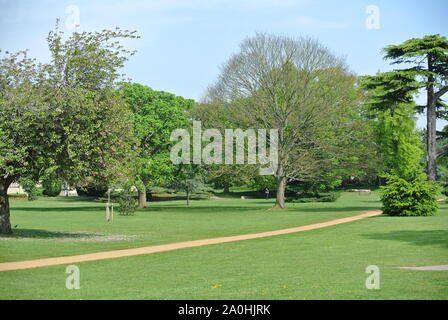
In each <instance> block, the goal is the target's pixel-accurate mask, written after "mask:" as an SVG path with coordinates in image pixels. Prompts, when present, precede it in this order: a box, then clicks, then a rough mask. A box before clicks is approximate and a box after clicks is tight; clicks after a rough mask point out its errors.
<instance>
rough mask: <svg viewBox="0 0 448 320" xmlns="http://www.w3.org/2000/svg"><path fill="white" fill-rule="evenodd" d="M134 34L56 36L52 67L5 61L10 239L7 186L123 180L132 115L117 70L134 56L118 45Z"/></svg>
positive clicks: (2, 120) (4, 205) (0, 187)
mask: <svg viewBox="0 0 448 320" xmlns="http://www.w3.org/2000/svg"><path fill="white" fill-rule="evenodd" d="M135 37H136V36H135V35H134V33H133V32H129V31H121V30H119V29H116V30H114V31H108V30H103V31H101V32H94V33H92V32H82V33H73V34H72V35H70V36H69V37H68V38H66V39H65V40H64V35H63V33H62V32H60V31H58V30H57V29H56V31H52V32H50V34H49V36H48V39H47V40H48V45H49V48H50V53H51V56H52V61H51V62H50V63H48V64H39V63H37V62H36V61H35V60H33V59H30V58H28V57H27V55H26V52H19V53H13V54H9V53H6V55H5V56H4V57H3V58H2V59H1V60H0V141H1V142H0V233H11V231H12V230H11V224H10V213H9V202H8V196H7V190H8V187H9V185H10V184H11V183H12V182H13V181H16V180H18V179H19V178H20V177H24V176H26V177H30V178H33V179H34V180H35V181H36V180H38V179H39V178H40V177H42V176H43V175H45V174H48V173H49V172H51V173H52V174H54V175H55V176H58V177H61V178H64V180H66V181H67V182H69V183H73V184H75V183H76V182H77V181H79V180H81V179H83V178H84V177H86V176H95V175H96V174H99V173H102V175H104V172H107V173H108V175H109V176H110V178H111V179H112V176H113V178H114V179H115V178H118V176H121V177H122V178H123V179H126V178H127V177H126V170H125V168H126V167H125V166H123V165H122V164H123V162H124V163H125V162H127V161H129V157H130V155H131V150H130V148H129V146H130V145H131V141H132V125H131V120H132V119H131V114H130V113H129V111H128V108H127V106H126V104H125V103H124V101H123V100H122V99H121V97H120V95H119V94H118V92H117V90H116V85H115V83H116V81H117V80H118V79H119V77H120V75H119V73H118V71H119V69H120V68H121V67H122V66H123V63H124V62H125V61H126V60H127V57H128V56H129V55H130V54H132V52H129V51H127V50H125V49H123V48H122V47H121V46H120V45H119V42H118V41H116V40H117V39H120V38H135Z"/></svg>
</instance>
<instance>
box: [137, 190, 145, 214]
mask: <svg viewBox="0 0 448 320" xmlns="http://www.w3.org/2000/svg"><path fill="white" fill-rule="evenodd" d="M138 208H139V209H143V208H146V188H145V187H143V188H141V189H138Z"/></svg>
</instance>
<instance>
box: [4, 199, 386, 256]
mask: <svg viewBox="0 0 448 320" xmlns="http://www.w3.org/2000/svg"><path fill="white" fill-rule="evenodd" d="M273 201H274V200H263V199H247V200H241V199H220V200H201V201H192V202H191V205H190V206H189V207H187V206H186V205H185V202H184V201H161V202H154V203H150V208H148V209H146V210H141V211H137V213H136V214H135V216H120V215H118V214H117V212H116V214H115V218H114V222H113V223H106V222H105V221H104V218H105V211H104V204H103V203H98V202H94V201H93V200H88V199H85V198H84V199H80V198H40V199H39V200H37V201H28V200H12V201H11V207H12V213H11V224H12V225H13V226H16V225H18V226H17V228H15V229H14V236H13V237H12V238H6V240H5V239H4V238H3V239H2V238H0V262H5V261H19V260H25V259H33V258H43V257H55V256H63V255H72V254H81V253H90V252H98V251H104V250H113V249H124V248H134V247H141V246H147V245H156V244H164V243H172V242H179V241H185V240H194V239H204V238H211V237H221V236H229V235H239V234H245V233H255V232H261V231H268V230H275V229H280V228H288V227H294V226H301V225H307V224H311V223H316V222H322V221H327V220H332V219H336V218H341V217H346V216H350V215H356V214H358V213H359V212H360V211H362V210H369V209H376V208H378V207H379V202H378V197H377V195H374V194H373V195H371V196H366V195H361V196H359V195H357V194H354V193H346V194H344V195H343V196H342V197H341V198H340V199H339V200H338V202H336V203H306V204H288V210H285V211H272V210H267V209H269V208H271V207H272V205H273V203H274V202H273ZM85 234H88V235H90V236H94V235H97V234H103V235H109V236H111V239H113V237H114V236H116V237H118V239H123V237H124V236H126V237H127V238H125V239H126V240H117V241H80V237H83V236H85Z"/></svg>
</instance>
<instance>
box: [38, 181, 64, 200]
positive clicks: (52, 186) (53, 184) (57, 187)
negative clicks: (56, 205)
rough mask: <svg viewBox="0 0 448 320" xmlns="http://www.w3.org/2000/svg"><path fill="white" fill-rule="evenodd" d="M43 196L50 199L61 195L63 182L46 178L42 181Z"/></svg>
mask: <svg viewBox="0 0 448 320" xmlns="http://www.w3.org/2000/svg"><path fill="white" fill-rule="evenodd" d="M42 188H43V192H42V193H43V194H44V195H46V196H49V197H56V196H58V195H59V194H60V193H61V190H62V180H61V179H57V178H56V179H55V178H50V177H48V178H45V179H43V180H42Z"/></svg>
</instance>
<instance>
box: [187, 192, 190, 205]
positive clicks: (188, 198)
mask: <svg viewBox="0 0 448 320" xmlns="http://www.w3.org/2000/svg"><path fill="white" fill-rule="evenodd" d="M189 205H190V191H187V206H189Z"/></svg>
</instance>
